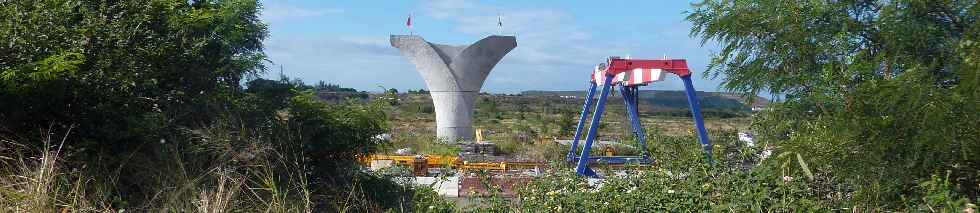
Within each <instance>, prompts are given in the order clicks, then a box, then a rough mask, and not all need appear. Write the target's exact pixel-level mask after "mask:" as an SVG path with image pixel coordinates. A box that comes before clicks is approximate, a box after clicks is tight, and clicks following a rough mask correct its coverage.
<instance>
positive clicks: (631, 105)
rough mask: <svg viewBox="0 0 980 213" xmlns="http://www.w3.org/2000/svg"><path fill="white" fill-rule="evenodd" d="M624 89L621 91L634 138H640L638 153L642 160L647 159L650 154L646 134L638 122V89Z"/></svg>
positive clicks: (632, 87) (635, 87)
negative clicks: (641, 155)
mask: <svg viewBox="0 0 980 213" xmlns="http://www.w3.org/2000/svg"><path fill="white" fill-rule="evenodd" d="M624 90H626V92H625V93H623V94H624V95H623V99H624V100H626V110H627V114H628V115H629V118H630V123H631V124H632V125H633V134H635V135H636V138H637V139H638V140H640V147H639V148H640V150H641V151H640V153H642V154H643V160H644V161H649V160H650V155H649V154H648V153H647V136H646V134H645V133H644V132H643V124H642V123H641V122H640V113H639V109H638V108H639V104H637V102H638V101H637V98H636V97H637V96H638V95H639V90H638V89H637V86H630V87H627V88H624Z"/></svg>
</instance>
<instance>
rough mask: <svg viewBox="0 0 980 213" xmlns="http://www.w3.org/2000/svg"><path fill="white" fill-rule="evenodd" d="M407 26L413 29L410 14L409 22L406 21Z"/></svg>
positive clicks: (409, 15) (410, 15)
mask: <svg viewBox="0 0 980 213" xmlns="http://www.w3.org/2000/svg"><path fill="white" fill-rule="evenodd" d="M405 26H408V28H412V14H408V21H405Z"/></svg>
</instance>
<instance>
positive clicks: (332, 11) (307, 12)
mask: <svg viewBox="0 0 980 213" xmlns="http://www.w3.org/2000/svg"><path fill="white" fill-rule="evenodd" d="M342 13H344V10H343V9H337V8H327V9H309V8H302V7H297V6H293V5H287V4H277V3H271V4H266V5H265V8H264V9H263V10H262V20H265V21H267V22H278V21H284V20H289V19H294V18H310V17H320V16H328V15H337V14H342Z"/></svg>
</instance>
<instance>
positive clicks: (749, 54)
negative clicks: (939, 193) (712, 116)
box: [687, 0, 980, 208]
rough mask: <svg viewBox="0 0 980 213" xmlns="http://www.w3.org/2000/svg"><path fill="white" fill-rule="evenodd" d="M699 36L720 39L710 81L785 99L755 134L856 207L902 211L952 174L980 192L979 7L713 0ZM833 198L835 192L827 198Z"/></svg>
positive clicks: (695, 17) (698, 25)
mask: <svg viewBox="0 0 980 213" xmlns="http://www.w3.org/2000/svg"><path fill="white" fill-rule="evenodd" d="M694 7H695V8H694V10H693V11H692V12H691V13H690V15H689V16H688V18H687V19H688V20H689V21H691V22H692V23H693V29H692V35H694V36H700V37H701V38H702V39H703V42H705V43H708V42H717V43H718V44H719V45H720V46H721V51H720V52H718V53H717V54H716V55H714V56H713V58H712V60H711V63H710V64H709V67H708V69H707V70H706V71H705V72H704V73H705V75H708V76H711V77H722V78H723V79H724V83H723V87H724V88H726V89H728V90H732V91H736V92H741V93H743V94H746V95H747V96H749V97H754V95H755V94H758V93H759V92H763V91H768V92H771V93H773V94H779V95H781V96H784V97H785V98H784V99H785V100H783V101H782V103H778V104H774V105H773V110H771V111H768V112H765V113H764V114H762V115H760V116H757V118H758V120H757V122H754V123H755V124H756V125H755V129H756V131H758V132H759V133H760V134H758V135H759V136H762V138H763V139H765V140H767V141H770V142H771V143H772V144H775V145H776V146H777V147H778V150H777V151H785V152H795V153H800V154H801V155H802V159H804V160H805V161H810V165H816V166H815V167H816V170H818V175H826V176H832V179H833V180H834V184H840V185H836V186H825V187H838V189H840V188H855V189H856V192H857V193H856V194H855V196H854V198H855V199H856V200H855V201H856V202H857V203H858V204H861V205H866V206H869V207H871V208H875V207H895V206H897V205H898V204H899V203H900V202H901V201H902V200H903V198H902V197H900V196H901V195H903V194H906V192H909V191H910V190H911V189H912V188H913V186H915V185H917V184H918V183H921V182H923V181H928V180H929V179H930V177H931V176H932V175H934V174H945V171H950V172H951V173H950V174H951V178H950V179H952V180H956V183H957V185H959V186H960V188H957V189H956V192H959V193H961V194H962V193H966V194H968V195H969V196H971V197H974V198H975V197H976V195H977V191H978V188H977V187H980V186H978V185H977V184H976V183H977V182H978V181H980V178H978V175H980V174H978V173H977V172H976V171H978V170H980V155H978V154H980V137H977V135H978V134H980V113H977V112H978V108H977V103H978V99H977V94H978V93H980V90H978V86H977V85H978V80H977V77H978V75H977V72H978V70H980V69H978V67H977V65H978V62H977V61H978V59H980V58H978V55H977V54H976V52H977V51H978V50H977V48H978V47H980V46H978V45H977V41H978V39H980V25H978V24H977V22H976V19H977V17H980V15H978V10H980V6H978V5H977V4H976V2H975V1H715V0H709V1H704V2H702V3H699V4H695V5H694ZM824 193H829V192H824Z"/></svg>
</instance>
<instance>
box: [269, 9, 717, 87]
mask: <svg viewBox="0 0 980 213" xmlns="http://www.w3.org/2000/svg"><path fill="white" fill-rule="evenodd" d="M262 3H263V6H264V11H263V14H262V19H263V21H264V22H266V23H267V24H269V31H270V37H269V38H268V39H267V40H266V41H265V48H266V49H265V50H266V53H267V54H268V56H269V59H270V60H271V61H272V62H273V63H275V65H272V66H270V68H272V69H270V70H269V72H268V73H267V74H266V76H269V77H272V76H276V75H278V72H279V69H278V66H279V65H282V66H283V67H284V73H285V74H286V75H287V76H290V77H293V78H300V79H302V80H303V81H305V82H307V83H315V82H317V81H321V80H322V81H325V82H328V83H335V84H340V85H342V86H345V87H353V88H356V89H358V90H368V91H378V90H380V88H379V86H383V87H386V88H396V89H398V90H400V91H405V90H407V89H419V88H425V82H424V81H423V80H422V77H420V76H419V75H418V74H417V73H416V72H415V66H414V65H412V64H410V63H409V62H408V61H407V60H406V59H404V58H402V56H401V55H400V53H399V52H398V50H397V49H395V48H393V47H391V46H390V44H389V42H388V38H389V35H391V34H407V33H408V29H407V28H406V27H405V19H406V18H407V16H408V14H410V13H411V14H413V17H412V22H413V23H412V25H413V31H414V33H415V34H418V35H422V36H423V37H425V39H426V40H428V41H430V42H434V43H444V44H453V45H464V44H467V45H468V44H470V43H472V42H475V41H477V40H479V39H481V38H483V37H486V36H488V35H491V34H496V33H497V32H498V28H497V17H498V14H499V15H500V16H501V18H502V22H503V28H502V29H501V30H502V32H503V34H504V35H516V36H517V43H518V46H517V48H516V49H514V50H513V51H512V52H510V54H508V55H507V56H506V57H504V59H503V60H501V62H500V64H498V65H497V66H496V67H495V68H494V70H493V72H491V73H490V76H489V77H488V78H487V81H486V83H485V84H484V85H483V91H487V92H493V93H517V92H520V91H524V90H584V89H586V86H587V81H588V74H589V73H590V72H591V70H592V68H593V66H595V64H597V63H601V62H604V61H605V59H606V58H607V57H608V56H625V55H627V54H628V55H630V56H631V57H633V58H660V57H663V56H664V55H665V54H666V55H667V56H669V57H671V58H685V59H687V60H688V63H689V64H690V65H691V69H692V70H693V71H694V73H695V87H696V88H697V89H698V90H702V91H718V90H719V89H720V88H719V86H718V85H719V83H720V81H721V79H720V78H719V79H705V78H702V77H703V75H702V73H701V72H702V71H704V69H705V68H706V66H707V62H708V60H709V59H710V55H711V53H712V52H714V51H716V50H717V49H718V48H717V47H716V46H715V45H713V44H708V45H705V46H702V45H701V43H700V39H698V38H691V37H689V36H688V35H689V32H690V26H691V24H690V23H688V22H687V21H685V20H684V17H686V16H687V14H686V12H687V11H690V10H691V6H690V2H686V1H611V0H607V1H558V0H554V1H552V0H548V1H473V0H422V1H395V0H390V1H381V0H376V1H375V0H351V1H312V0H308V1H294V0H263V1H262ZM643 89H668V90H681V89H683V86H682V84H681V82H680V80H679V79H677V78H676V77H674V76H671V77H668V79H667V80H666V81H662V82H658V83H655V84H654V85H652V86H648V87H646V88H643Z"/></svg>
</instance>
